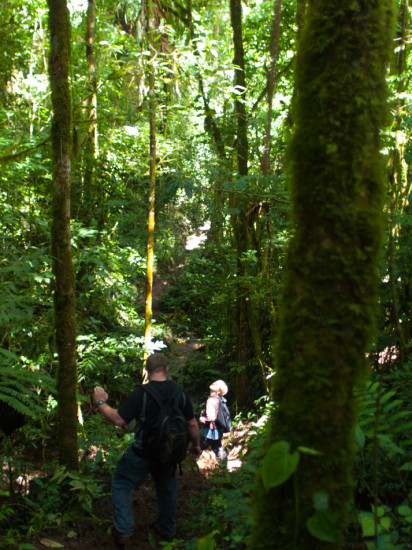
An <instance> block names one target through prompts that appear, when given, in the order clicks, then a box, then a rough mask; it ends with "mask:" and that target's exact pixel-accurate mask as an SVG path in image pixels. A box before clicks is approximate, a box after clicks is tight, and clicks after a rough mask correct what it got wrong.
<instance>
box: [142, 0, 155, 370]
mask: <svg viewBox="0 0 412 550" xmlns="http://www.w3.org/2000/svg"><path fill="white" fill-rule="evenodd" d="M148 17H149V19H148V40H149V45H150V49H151V52H152V56H153V59H154V57H155V54H156V49H155V46H154V36H153V33H154V32H155V27H154V21H153V14H152V5H151V4H150V3H149V5H148ZM154 71H155V67H154V65H152V66H151V67H150V74H149V93H150V98H149V117H150V161H149V163H150V184H149V197H148V199H149V210H148V222H147V227H148V235H147V262H146V266H147V267H146V306H145V331H144V339H145V352H144V361H146V359H147V357H148V355H149V352H150V343H151V326H152V304H153V264H154V240H155V200H156V97H155V73H154ZM143 380H144V381H147V373H146V371H144V373H143Z"/></svg>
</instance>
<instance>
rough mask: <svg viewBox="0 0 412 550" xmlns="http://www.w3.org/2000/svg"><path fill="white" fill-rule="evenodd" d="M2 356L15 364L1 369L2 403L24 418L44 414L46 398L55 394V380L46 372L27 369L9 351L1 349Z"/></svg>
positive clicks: (0, 388)
mask: <svg viewBox="0 0 412 550" xmlns="http://www.w3.org/2000/svg"><path fill="white" fill-rule="evenodd" d="M0 354H1V355H2V356H3V358H4V359H6V362H9V363H11V362H12V361H13V363H14V364H13V365H11V364H6V365H3V366H2V368H1V372H2V376H1V379H0V402H1V403H5V404H6V405H7V406H8V407H10V408H11V409H13V410H14V411H16V412H17V413H18V414H21V415H24V416H29V417H35V416H38V415H42V414H44V413H45V411H46V401H47V399H46V397H48V395H50V394H54V393H55V382H54V379H53V378H52V377H51V376H50V375H49V374H48V373H46V372H40V371H33V370H30V369H28V368H26V367H25V366H23V365H22V364H21V363H20V360H19V358H18V357H17V356H16V355H15V354H14V353H12V352H10V351H9V350H5V349H0Z"/></svg>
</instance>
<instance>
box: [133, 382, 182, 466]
mask: <svg viewBox="0 0 412 550" xmlns="http://www.w3.org/2000/svg"><path fill="white" fill-rule="evenodd" d="M142 388H143V389H144V391H145V392H146V393H148V394H149V395H150V396H151V397H152V398H153V399H154V400H155V401H156V403H157V405H158V406H159V414H158V416H157V420H156V423H155V424H150V426H148V435H147V451H148V455H149V461H150V462H151V463H152V464H154V465H159V466H165V465H172V464H174V465H176V464H178V463H180V462H182V460H184V458H185V457H186V452H187V446H188V443H189V438H188V431H187V420H186V418H185V416H184V414H183V411H182V410H181V409H180V408H179V402H180V400H181V397H182V395H183V388H182V386H180V385H179V384H173V391H172V392H171V393H170V394H169V395H168V396H167V398H166V399H165V398H164V397H163V395H162V393H161V391H160V390H159V389H158V388H156V387H155V386H151V385H150V384H144V385H143V386H142Z"/></svg>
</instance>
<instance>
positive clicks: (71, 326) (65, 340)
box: [48, 0, 78, 469]
mask: <svg viewBox="0 0 412 550" xmlns="http://www.w3.org/2000/svg"><path fill="white" fill-rule="evenodd" d="M48 5H49V29H50V58H49V77H50V87H51V96H52V104H53V122H52V149H53V200H52V209H53V214H52V215H53V219H52V235H51V242H52V254H53V273H54V277H55V291H54V309H55V329H56V343H57V351H58V355H59V366H58V372H57V398H58V409H57V426H58V442H59V461H60V463H61V464H62V465H65V466H67V467H68V468H70V469H77V467H78V457H77V391H76V390H77V373H76V334H75V305H74V274H73V266H72V257H71V246H70V171H71V170H70V166H71V164H70V152H71V118H70V117H71V100H70V88H69V64H70V20H69V12H68V9H67V3H66V0H48Z"/></svg>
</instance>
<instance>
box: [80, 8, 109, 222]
mask: <svg viewBox="0 0 412 550" xmlns="http://www.w3.org/2000/svg"><path fill="white" fill-rule="evenodd" d="M95 27H96V2H95V0H88V2H87V13H86V61H87V72H88V88H89V89H88V96H87V99H86V116H87V129H86V139H85V153H84V155H85V156H84V177H83V201H82V203H83V204H82V217H83V221H84V222H85V223H86V224H88V223H89V222H90V218H91V217H92V215H91V210H92V209H91V205H92V204H93V203H94V200H93V193H94V189H93V180H94V169H95V161H96V154H97V148H98V136H97V76H96V61H95V57H94V43H95ZM100 198H101V197H100ZM99 202H100V203H101V204H99V208H101V209H102V211H103V210H104V205H103V202H104V201H102V200H101V201H99ZM103 218H104V216H103V215H101V216H100V221H102V220H103ZM100 229H103V227H102V226H100Z"/></svg>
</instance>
